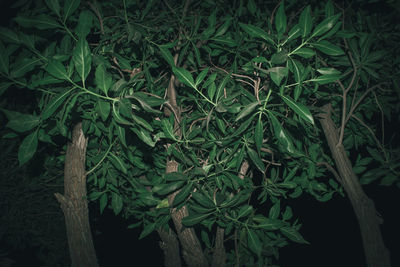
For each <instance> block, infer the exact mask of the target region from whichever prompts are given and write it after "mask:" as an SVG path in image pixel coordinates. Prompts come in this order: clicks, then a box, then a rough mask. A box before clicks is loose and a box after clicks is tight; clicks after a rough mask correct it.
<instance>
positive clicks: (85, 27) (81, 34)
mask: <svg viewBox="0 0 400 267" xmlns="http://www.w3.org/2000/svg"><path fill="white" fill-rule="evenodd" d="M92 26H93V15H92V12H90V11H89V10H83V11H82V12H81V14H79V19H78V25H77V26H76V29H75V33H76V34H77V35H78V39H80V40H82V39H86V36H87V35H88V34H89V32H90V29H91V28H92Z"/></svg>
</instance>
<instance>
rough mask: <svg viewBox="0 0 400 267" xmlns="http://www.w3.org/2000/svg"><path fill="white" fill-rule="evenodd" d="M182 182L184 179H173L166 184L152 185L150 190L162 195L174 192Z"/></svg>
mask: <svg viewBox="0 0 400 267" xmlns="http://www.w3.org/2000/svg"><path fill="white" fill-rule="evenodd" d="M184 183H185V181H175V182H172V183H168V184H160V185H156V186H154V187H153V190H152V191H153V192H154V193H157V194H158V195H161V196H163V195H167V194H170V193H173V192H175V191H176V190H178V189H179V188H181V187H182V185H183V184H184Z"/></svg>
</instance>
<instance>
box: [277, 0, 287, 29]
mask: <svg viewBox="0 0 400 267" xmlns="http://www.w3.org/2000/svg"><path fill="white" fill-rule="evenodd" d="M284 3H285V2H284V1H282V2H281V4H280V6H279V8H278V10H277V11H276V16H275V27H276V31H277V32H278V34H283V33H284V32H286V24H287V21H286V20H287V18H286V14H285V4H284Z"/></svg>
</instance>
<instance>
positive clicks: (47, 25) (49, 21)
mask: <svg viewBox="0 0 400 267" xmlns="http://www.w3.org/2000/svg"><path fill="white" fill-rule="evenodd" d="M14 20H15V22H16V23H18V24H19V25H20V26H22V27H25V28H32V27H35V28H37V29H39V30H47V29H57V28H61V29H62V28H63V27H62V26H61V24H60V23H58V22H57V21H56V20H55V19H54V18H52V17H50V16H48V15H44V14H40V15H38V16H36V17H34V18H27V17H21V16H18V17H16V18H15V19H14Z"/></svg>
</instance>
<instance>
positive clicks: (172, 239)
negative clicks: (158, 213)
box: [157, 229, 182, 267]
mask: <svg viewBox="0 0 400 267" xmlns="http://www.w3.org/2000/svg"><path fill="white" fill-rule="evenodd" d="M157 232H158V235H159V236H160V238H161V242H160V247H161V249H162V250H163V252H164V257H165V258H164V264H165V267H181V266H182V264H181V257H180V254H179V242H178V239H177V238H176V235H175V233H174V232H173V231H172V230H170V229H169V231H168V232H167V231H165V230H158V231H157Z"/></svg>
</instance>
